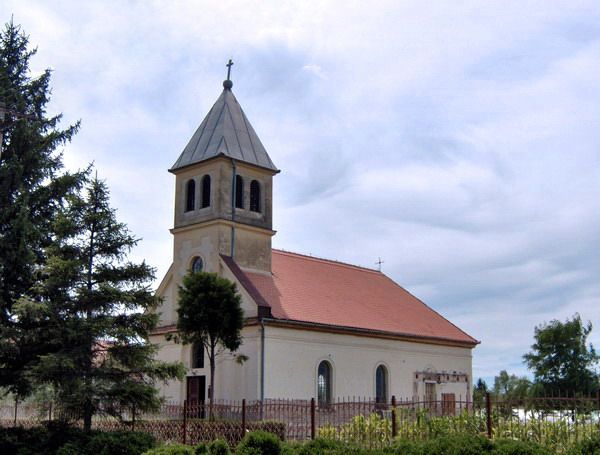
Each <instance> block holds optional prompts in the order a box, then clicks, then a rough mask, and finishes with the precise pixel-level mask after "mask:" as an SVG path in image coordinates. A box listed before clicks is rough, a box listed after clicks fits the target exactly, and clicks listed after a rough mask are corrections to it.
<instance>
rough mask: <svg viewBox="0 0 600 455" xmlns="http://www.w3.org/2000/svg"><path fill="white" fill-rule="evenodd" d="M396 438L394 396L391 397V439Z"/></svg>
mask: <svg viewBox="0 0 600 455" xmlns="http://www.w3.org/2000/svg"><path fill="white" fill-rule="evenodd" d="M396 436H398V427H397V423H396V395H392V438H395V437H396Z"/></svg>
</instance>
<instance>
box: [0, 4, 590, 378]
mask: <svg viewBox="0 0 600 455" xmlns="http://www.w3.org/2000/svg"><path fill="white" fill-rule="evenodd" d="M0 12H1V13H2V14H1V15H0V16H1V18H2V20H3V21H4V22H6V21H8V20H10V16H11V14H12V15H13V17H14V21H15V23H18V24H22V26H23V28H24V30H25V31H26V32H27V33H28V34H29V36H30V41H31V43H32V45H36V46H37V47H38V55H37V56H36V57H35V59H34V61H33V64H32V69H33V70H34V72H39V71H41V70H42V69H43V68H47V67H51V68H53V69H54V75H53V82H52V86H53V100H52V103H51V105H50V111H51V113H57V112H62V113H63V114H64V119H65V124H67V123H69V122H74V121H76V120H77V119H81V120H82V129H81V132H80V133H79V134H78V135H77V137H76V138H75V139H74V141H73V142H72V144H70V145H69V146H68V147H66V148H65V150H64V156H65V162H66V164H67V165H68V167H70V168H73V169H74V168H77V167H83V166H85V165H86V164H87V163H89V162H91V161H93V162H94V163H95V165H96V167H97V169H98V174H99V176H100V177H102V178H105V179H106V180H107V181H108V184H109V186H110V188H111V191H112V200H113V205H114V206H115V207H117V208H118V211H119V216H120V218H121V219H122V220H123V221H125V222H127V223H128V224H129V227H130V228H131V230H132V231H133V232H134V233H135V234H136V235H138V236H139V237H141V238H143V240H142V241H141V243H140V245H139V248H138V249H137V250H136V251H135V256H136V258H145V259H146V260H147V261H148V262H149V263H150V264H152V265H154V266H155V267H156V268H157V277H158V278H161V277H162V275H163V274H164V272H165V271H166V269H167V268H168V266H169V264H170V261H171V255H172V253H171V241H172V240H171V235H170V234H169V232H168V229H169V228H170V227H171V226H172V219H173V213H172V211H173V208H172V203H173V195H174V192H173V191H174V188H173V186H174V177H173V176H172V175H171V174H169V173H168V172H167V169H168V168H169V167H170V166H171V165H172V164H173V163H174V161H175V160H176V159H177V157H178V155H179V153H180V152H181V150H182V149H183V147H184V146H185V145H186V143H187V141H188V140H189V138H190V137H191V135H192V133H193V132H194V130H195V129H196V127H197V126H198V125H199V123H200V122H201V120H202V119H203V117H204V115H205V114H206V113H207V112H208V110H209V109H210V107H211V105H212V104H213V103H214V101H215V100H216V98H217V97H218V96H219V94H220V91H221V82H222V80H223V79H224V77H225V74H226V68H225V66H224V65H225V63H226V61H227V59H229V58H230V57H231V58H232V59H233V60H234V62H235V65H234V67H233V74H232V79H233V81H234V88H233V91H234V93H235V95H236V97H237V98H238V100H239V101H240V103H241V105H242V106H243V108H244V110H245V112H246V114H247V116H248V117H249V119H250V121H251V122H252V124H253V126H254V128H255V129H256V131H257V132H258V134H259V136H260V138H261V139H262V141H263V143H264V145H265V147H266V148H267V150H268V152H269V154H270V156H271V158H272V159H273V161H274V162H275V164H276V165H277V166H278V167H279V168H280V169H281V170H282V172H281V174H279V175H278V176H277V177H276V178H275V200H274V226H275V229H277V231H278V233H277V235H276V236H275V238H274V246H275V247H278V248H283V249H286V250H291V251H296V252H301V253H310V254H313V255H316V256H321V257H326V258H332V259H337V260H341V261H346V262H350V263H354V264H359V265H364V266H367V267H375V262H376V261H377V259H378V257H381V258H382V260H383V261H385V262H384V264H383V270H384V272H385V273H386V274H388V275H389V276H391V277H392V278H393V279H395V280H396V281H397V282H398V283H400V284H401V285H403V286H404V287H406V288H407V289H409V290H410V291H412V292H413V293H415V294H416V295H417V296H419V297H421V298H422V299H423V300H425V301H426V302H427V303H428V304H429V305H431V306H432V307H433V308H435V309H436V310H439V311H440V312H442V313H443V314H444V315H445V316H447V317H448V318H449V319H451V320H452V321H454V322H455V323H457V324H458V325H459V326H460V327H462V328H463V329H465V330H466V331H467V332H469V333H470V334H471V335H473V336H474V337H476V338H477V339H479V340H481V342H482V343H481V345H480V346H479V347H477V348H476V349H475V351H474V365H473V366H474V375H475V376H476V377H484V378H490V377H493V376H494V375H495V374H497V373H498V371H499V370H501V369H507V370H509V371H510V372H514V373H517V374H525V373H526V369H525V367H524V365H523V364H522V361H521V356H522V354H523V353H525V352H526V351H527V350H528V349H529V346H530V344H531V343H532V337H533V329H534V327H535V326H536V325H537V324H540V323H542V322H544V321H550V320H552V319H556V318H558V319H565V318H567V317H569V316H571V315H573V314H574V313H576V312H578V313H580V314H581V316H582V318H583V319H585V320H591V321H592V322H593V323H595V324H596V329H595V332H593V336H592V341H595V342H596V344H597V345H600V254H599V252H600V84H599V81H600V4H599V3H598V2H597V1H594V0H591V1H588V2H585V1H573V0H568V1H552V2H548V1H527V0H519V1H485V2H484V1H480V2H468V1H464V2H445V1H438V2H428V1H423V0H417V1H398V0H396V1H390V2H386V1H374V2H365V1H359V2H351V1H343V2H342V1H340V2H326V1H318V2H317V1H314V2H307V1H298V2H286V1H274V2H267V1H257V2H244V1H225V0H219V1H214V2H203V1H164V2H158V1H155V2H150V1H139V2H134V1H130V2H125V1H112V2H111V1H102V2H99V1H98V2H91V1H90V2H81V1H79V0H73V1H69V0H65V1H39V2H36V1H23V0H15V1H13V0H0Z"/></svg>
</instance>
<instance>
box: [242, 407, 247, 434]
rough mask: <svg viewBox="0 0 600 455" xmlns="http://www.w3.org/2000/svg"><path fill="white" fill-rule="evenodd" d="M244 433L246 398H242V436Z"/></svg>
mask: <svg viewBox="0 0 600 455" xmlns="http://www.w3.org/2000/svg"><path fill="white" fill-rule="evenodd" d="M245 434H246V399H245V398H243V399H242V438H243V437H244V435H245Z"/></svg>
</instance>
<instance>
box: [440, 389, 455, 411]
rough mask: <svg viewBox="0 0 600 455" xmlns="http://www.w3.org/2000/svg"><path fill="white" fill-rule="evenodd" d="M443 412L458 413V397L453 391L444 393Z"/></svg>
mask: <svg viewBox="0 0 600 455" xmlns="http://www.w3.org/2000/svg"><path fill="white" fill-rule="evenodd" d="M442 413H443V414H444V415H445V416H449V415H454V414H455V413H456V397H455V395H454V394H453V393H442Z"/></svg>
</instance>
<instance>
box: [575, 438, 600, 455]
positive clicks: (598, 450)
mask: <svg viewBox="0 0 600 455" xmlns="http://www.w3.org/2000/svg"><path fill="white" fill-rule="evenodd" d="M598 454H600V433H599V434H595V435H594V436H592V437H590V438H587V439H584V440H583V441H581V442H580V443H579V444H577V445H575V446H574V447H573V448H572V449H571V450H570V451H569V455H598Z"/></svg>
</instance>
